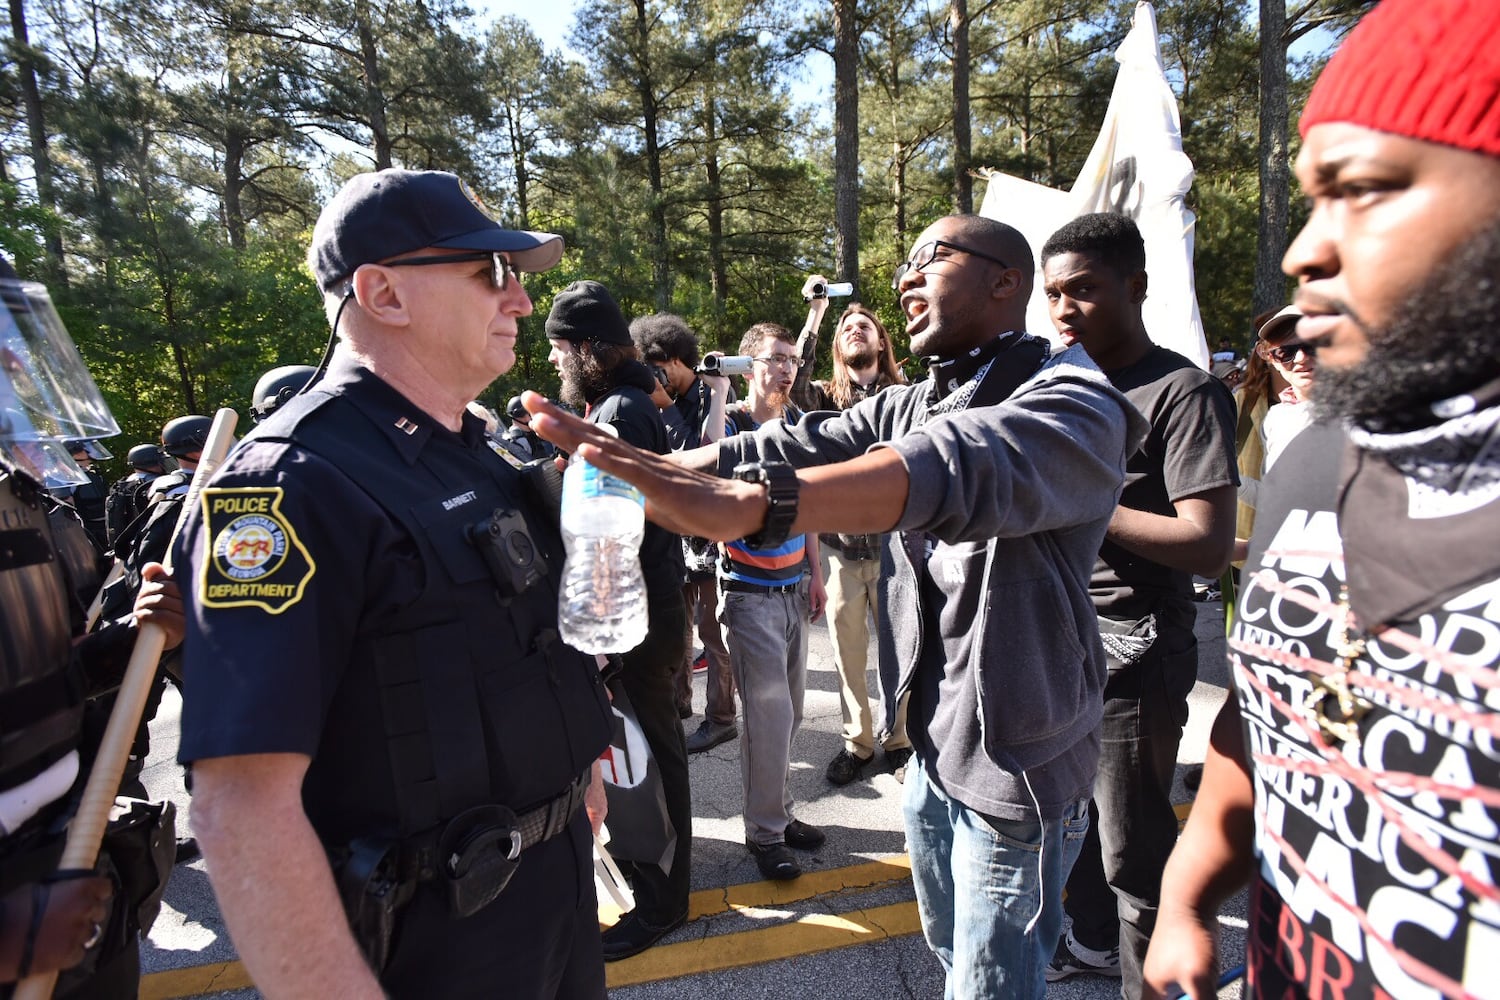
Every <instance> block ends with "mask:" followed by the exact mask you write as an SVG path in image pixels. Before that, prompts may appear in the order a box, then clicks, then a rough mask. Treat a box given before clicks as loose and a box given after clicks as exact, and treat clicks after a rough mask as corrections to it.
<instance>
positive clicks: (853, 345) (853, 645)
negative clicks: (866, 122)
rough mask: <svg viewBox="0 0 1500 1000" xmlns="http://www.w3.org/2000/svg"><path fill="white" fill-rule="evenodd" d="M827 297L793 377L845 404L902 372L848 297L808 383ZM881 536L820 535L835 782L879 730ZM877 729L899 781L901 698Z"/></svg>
mask: <svg viewBox="0 0 1500 1000" xmlns="http://www.w3.org/2000/svg"><path fill="white" fill-rule="evenodd" d="M820 282H821V283H822V284H821V287H823V288H826V287H827V282H826V280H824V279H823V278H822V276H821V275H813V276H812V277H811V278H809V279H808V282H807V285H806V286H804V289H803V294H804V295H806V294H808V293H809V292H811V291H812V290H813V289H814V288H816V287H819V285H818V283H820ZM827 301H828V300H827V298H826V297H824V298H822V299H819V298H816V297H812V298H811V303H812V305H811V308H810V309H809V310H808V317H807V319H808V322H807V325H806V326H804V327H803V330H802V336H801V337H800V338H799V341H798V345H797V346H798V353H799V354H800V355H801V356H802V358H803V362H804V363H803V366H802V368H801V369H800V370H799V375H801V377H800V378H799V379H798V382H799V383H801V385H800V388H801V389H802V390H803V391H802V393H800V395H801V397H802V399H803V401H804V403H805V404H806V406H807V407H808V408H810V409H814V410H847V409H849V408H850V407H851V406H853V405H855V404H856V403H858V402H860V401H861V400H864V399H867V398H869V397H870V396H872V395H874V394H875V393H877V392H879V391H880V390H882V389H884V388H886V387H887V386H892V385H901V384H903V383H905V382H906V377H905V376H904V375H902V374H901V369H900V368H898V367H897V366H896V351H895V349H894V348H893V347H892V346H891V338H890V335H889V334H888V333H887V332H886V329H885V324H884V323H882V322H881V321H880V317H879V316H877V315H876V314H875V311H874V310H873V309H870V308H869V307H868V306H866V305H863V304H862V303H859V302H851V303H850V304H849V306H848V307H847V308H846V309H845V310H844V312H843V314H842V315H840V316H839V321H838V323H837V324H836V325H835V326H834V333H833V345H832V350H833V375H832V377H831V378H829V379H828V381H826V382H823V381H818V382H812V381H810V380H809V377H808V376H807V375H805V374H801V373H803V372H809V371H810V370H811V368H812V363H813V360H814V356H815V352H816V349H817V335H818V326H819V323H820V321H821V319H822V310H821V309H820V308H819V305H820V304H821V305H823V306H824V307H826V305H827ZM798 388H799V386H795V385H794V386H793V390H792V391H793V396H794V397H796V396H797V395H799V393H798V392H797V390H798ZM881 538H882V536H881V535H837V534H828V535H823V536H822V537H821V539H820V541H821V542H822V543H823V544H824V545H825V546H827V547H828V621H829V624H830V625H831V626H832V627H831V628H830V630H829V635H830V638H831V639H832V640H833V663H834V666H835V668H837V670H838V674H839V707H840V709H841V710H842V712H843V717H844V729H843V746H842V747H841V748H840V749H839V752H838V753H837V754H836V755H835V756H834V758H833V760H831V761H829V762H828V767H827V769H826V770H825V772H824V774H825V776H826V777H827V778H828V780H829V782H831V783H832V784H835V785H847V784H849V783H850V782H851V781H854V780H855V779H856V778H858V777H859V776H860V775H861V774H862V773H863V772H864V770H865V768H866V767H868V766H869V764H870V762H871V761H872V760H874V759H875V739H876V731H875V726H874V724H873V717H872V715H871V712H870V687H869V683H868V682H867V680H866V676H865V675H866V670H867V668H868V665H869V648H870V625H869V622H870V617H871V616H874V617H876V618H879V616H880V596H879V587H880V546H881ZM881 730H882V731H883V744H882V745H883V746H884V747H885V754H886V758H887V760H888V763H889V764H890V769H891V771H892V772H893V773H894V774H895V775H896V776H897V778H898V779H904V777H905V773H906V771H905V769H906V763H907V761H908V760H909V759H910V758H911V741H910V740H908V739H907V738H906V703H905V702H904V701H903V702H901V706H900V708H899V709H898V711H897V712H896V716H895V718H894V719H886V720H882V724H881Z"/></svg>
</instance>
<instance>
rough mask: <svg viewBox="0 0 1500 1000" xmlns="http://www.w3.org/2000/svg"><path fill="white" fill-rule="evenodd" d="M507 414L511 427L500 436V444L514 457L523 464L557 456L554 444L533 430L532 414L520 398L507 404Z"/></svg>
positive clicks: (516, 397) (511, 398) (512, 399)
mask: <svg viewBox="0 0 1500 1000" xmlns="http://www.w3.org/2000/svg"><path fill="white" fill-rule="evenodd" d="M505 413H506V416H508V417H510V426H509V427H507V428H506V429H505V431H504V433H502V434H501V435H500V443H501V444H502V445H504V446H505V447H506V448H508V449H509V450H510V452H511V453H512V454H513V455H515V456H516V457H517V458H519V459H520V460H521V461H523V462H530V461H532V460H533V459H538V458H552V457H553V456H555V455H556V454H557V449H556V448H554V447H553V446H552V442H550V441H547V440H545V439H544V438H541V437H538V436H537V434H536V432H534V431H533V430H532V429H531V414H529V413H527V412H526V407H524V406H522V405H521V397H520V396H512V397H510V402H509V403H507V404H505Z"/></svg>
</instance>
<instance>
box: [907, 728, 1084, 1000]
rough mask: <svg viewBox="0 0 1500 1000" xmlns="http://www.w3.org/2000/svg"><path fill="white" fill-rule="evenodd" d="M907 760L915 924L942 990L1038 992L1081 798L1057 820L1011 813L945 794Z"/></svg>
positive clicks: (1078, 828) (1057, 927) (967, 999)
mask: <svg viewBox="0 0 1500 1000" xmlns="http://www.w3.org/2000/svg"><path fill="white" fill-rule="evenodd" d="M912 765H913V766H912V767H909V768H908V769H907V775H906V798H905V801H904V802H903V803H902V809H903V811H904V813H905V815H906V840H907V846H908V848H909V849H910V851H911V872H912V879H913V881H914V882H915V883H916V887H917V906H918V908H919V909H920V911H921V914H922V933H923V935H924V936H926V938H927V945H928V947H929V948H931V949H932V950H933V953H934V954H936V955H937V957H938V960H939V961H941V962H942V963H943V968H944V969H946V970H947V972H948V979H947V986H946V987H945V989H944V991H943V996H944V997H945V1000H977V998H1002V997H1004V998H1009V997H1017V998H1020V997H1026V998H1034V1000H1040V998H1041V997H1042V996H1043V995H1044V994H1045V992H1046V989H1047V984H1046V981H1045V979H1044V978H1043V973H1044V971H1045V970H1046V968H1047V963H1048V962H1049V961H1050V960H1051V958H1052V952H1053V949H1055V948H1056V947H1057V936H1058V934H1059V933H1061V931H1062V912H1063V910H1062V887H1063V882H1064V881H1065V880H1066V879H1067V877H1068V871H1069V870H1070V869H1071V868H1072V867H1073V861H1074V859H1075V858H1077V857H1078V849H1079V847H1081V846H1082V844H1083V838H1084V835H1085V834H1086V833H1087V832H1088V826H1089V818H1088V816H1089V814H1088V800H1087V799H1080V800H1079V801H1077V802H1075V803H1073V804H1071V805H1070V806H1068V807H1067V809H1066V810H1064V816H1063V818H1062V819H1060V820H1048V821H1047V822H1045V823H1041V822H1037V821H1036V820H1026V821H1022V822H1014V823H1013V822H1009V821H1007V820H1001V819H996V818H995V817H993V816H986V815H983V814H981V813H977V812H975V811H974V810H972V809H970V808H968V807H967V806H965V805H963V804H961V803H960V802H958V801H957V800H955V799H951V798H949V797H948V796H947V795H944V794H943V793H942V792H941V791H940V790H939V789H938V788H937V787H936V786H935V785H933V783H932V782H931V781H930V780H929V778H928V774H927V766H926V765H925V764H924V763H922V761H921V757H920V755H918V756H917V757H916V758H913V760H912ZM1038 910H1040V911H1041V912H1040V916H1038ZM1033 920H1035V925H1034V926H1032V927H1031V928H1030V930H1028V925H1030V924H1031V923H1032V921H1033Z"/></svg>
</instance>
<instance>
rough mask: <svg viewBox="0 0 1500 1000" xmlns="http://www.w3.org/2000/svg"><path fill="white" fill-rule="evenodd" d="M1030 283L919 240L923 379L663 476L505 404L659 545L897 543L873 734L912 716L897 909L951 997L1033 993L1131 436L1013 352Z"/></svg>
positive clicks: (659, 462)
mask: <svg viewBox="0 0 1500 1000" xmlns="http://www.w3.org/2000/svg"><path fill="white" fill-rule="evenodd" d="M1033 271H1034V266H1033V257H1032V253H1031V248H1030V247H1029V246H1028V245H1027V243H1026V240H1025V239H1024V238H1023V237H1022V236H1021V234H1020V233H1018V232H1016V231H1015V230H1014V229H1012V228H1010V227H1009V226H1005V225H1003V224H1001V223H998V222H994V221H992V220H989V219H983V218H980V217H978V216H949V217H947V218H944V219H940V220H938V221H937V222H935V223H933V224H932V225H931V226H929V227H928V228H927V230H926V231H925V232H924V233H923V234H922V235H921V236H920V237H919V238H918V240H917V244H916V247H915V249H914V250H913V251H912V253H911V256H910V257H909V259H908V260H907V261H906V263H904V264H902V265H901V266H900V267H899V268H897V271H896V281H895V285H896V288H897V289H898V290H899V291H900V292H901V306H902V310H903V312H904V313H905V314H906V317H907V328H906V329H907V334H908V335H909V336H910V338H911V346H912V350H913V352H916V353H919V354H922V355H924V356H927V357H928V358H929V359H930V366H931V372H930V375H929V377H928V378H927V379H925V380H924V381H922V382H919V383H917V384H915V385H910V386H894V387H892V388H890V389H887V390H886V391H885V392H882V393H880V394H879V395H877V396H874V397H871V398H870V399H867V400H865V401H864V402H862V403H860V404H858V405H856V406H854V407H851V408H850V409H848V410H845V411H843V412H842V413H814V414H809V415H808V416H807V417H805V418H804V419H803V420H802V421H801V422H799V423H798V424H797V425H796V426H793V427H787V426H785V425H781V424H778V423H776V422H772V423H770V424H768V425H767V426H765V427H763V428H761V429H760V430H759V431H758V432H757V433H755V434H753V435H749V434H740V435H736V436H734V437H732V438H730V439H728V440H726V441H723V442H720V443H719V445H718V446H717V447H714V448H710V449H700V450H699V451H697V452H687V453H679V454H678V455H676V456H673V458H675V459H676V461H675V462H674V461H670V460H664V459H660V458H658V457H656V456H651V455H647V454H643V453H640V452H637V451H635V450H633V449H630V448H627V447H625V446H623V445H622V444H621V443H619V442H617V441H614V440H613V439H609V438H606V436H604V435H602V434H598V433H596V432H593V431H591V430H590V429H589V428H588V426H587V425H585V424H583V423H581V422H578V421H574V420H569V419H568V418H567V417H566V415H565V414H563V413H562V412H561V411H560V410H557V409H556V408H554V407H550V406H548V405H547V404H546V403H545V401H543V400H542V399H541V398H540V397H538V396H536V395H534V394H533V395H529V396H527V397H526V405H527V408H528V409H531V410H532V412H533V413H536V414H538V415H539V416H538V418H537V421H536V424H535V426H536V428H537V430H538V432H539V433H541V434H542V435H543V436H546V437H549V438H551V439H552V440H554V441H556V442H558V443H559V444H560V445H562V446H563V447H565V448H569V449H575V448H582V453H583V454H584V455H585V456H587V457H588V459H589V461H591V462H592V461H597V462H598V464H599V465H600V466H601V467H603V468H606V469H608V470H609V471H611V472H614V473H616V474H619V475H622V476H624V477H625V478H627V479H629V480H631V481H632V482H635V483H636V484H637V485H639V486H640V487H641V488H642V490H643V491H644V492H645V493H646V496H647V501H648V502H647V515H648V516H650V517H652V518H653V519H657V520H660V521H662V522H664V523H668V524H672V525H674V526H676V528H677V530H679V531H691V532H693V533H695V534H700V535H704V536H705V537H715V538H737V537H740V536H743V535H747V534H748V535H752V536H753V537H754V538H755V539H756V544H765V542H766V541H767V540H770V541H775V540H776V539H777V537H778V536H779V537H785V535H786V533H788V532H792V531H796V532H806V531H843V532H882V531H892V530H894V531H897V532H899V533H900V534H899V535H898V536H897V538H896V539H894V540H893V544H892V545H889V546H887V549H886V553H885V558H886V559H887V560H889V561H890V565H889V566H888V571H887V572H886V573H885V576H886V577H887V580H888V583H887V590H886V593H885V594H884V595H883V599H882V601H881V618H882V621H881V630H880V631H881V637H880V638H881V643H882V647H883V648H882V655H881V672H882V685H881V687H882V690H883V692H884V697H885V700H886V701H887V703H888V704H887V713H886V717H887V718H891V717H893V715H894V712H892V711H891V710H890V709H891V707H892V706H893V705H894V703H895V701H896V700H897V699H899V698H901V697H902V696H904V695H906V694H907V693H908V692H909V693H910V695H911V702H910V707H909V709H908V717H907V725H908V731H909V734H910V736H911V739H912V743H913V745H914V746H915V748H916V768H915V770H914V771H912V772H909V773H908V779H907V782H906V789H905V798H906V801H905V804H904V810H905V814H906V827H907V838H908V842H909V847H910V851H911V856H912V862H913V865H912V868H913V875H914V878H915V882H916V889H917V901H918V904H919V906H920V909H921V914H922V926H923V930H924V932H925V934H926V937H927V941H928V944H929V945H930V946H931V947H932V949H933V951H934V952H935V953H936V954H937V955H938V958H939V959H940V960H941V961H942V962H943V964H944V966H945V967H946V968H947V970H948V995H950V996H959V997H972V996H985V997H1000V996H1004V997H1038V998H1039V997H1041V996H1042V995H1043V993H1044V991H1045V984H1044V982H1043V978H1042V972H1043V970H1044V969H1045V968H1046V965H1047V961H1048V959H1049V958H1050V957H1051V954H1052V948H1053V946H1054V945H1055V944H1056V941H1057V935H1058V932H1059V930H1060V928H1061V915H1062V905H1061V894H1062V885H1063V880H1064V879H1065V878H1066V877H1067V873H1068V869H1069V867H1070V866H1071V864H1072V859H1073V857H1074V855H1075V854H1076V851H1077V848H1078V845H1079V843H1080V842H1081V840H1082V837H1083V833H1084V831H1085V829H1086V828H1087V825H1088V820H1087V815H1088V813H1087V802H1088V796H1089V792H1090V789H1091V787H1092V785H1093V780H1094V772H1095V769H1096V767H1097V765H1098V755H1099V739H1098V729H1099V721H1100V715H1101V710H1102V704H1103V702H1102V695H1101V692H1102V689H1103V686H1104V680H1105V661H1104V654H1103V650H1102V648H1101V646H1100V643H1099V637H1098V632H1097V629H1096V627H1095V618H1094V609H1093V604H1092V602H1091V601H1090V600H1089V593H1088V583H1089V574H1090V571H1091V569H1092V567H1093V562H1094V556H1095V555H1096V554H1097V552H1098V547H1099V545H1100V543H1101V542H1102V541H1103V539H1104V532H1105V529H1106V528H1107V526H1108V524H1109V519H1110V515H1111V514H1112V513H1113V511H1114V507H1115V504H1116V503H1117V501H1118V499H1119V495H1120V488H1121V484H1122V482H1123V480H1124V473H1125V459H1126V456H1127V455H1128V454H1129V453H1130V452H1131V451H1133V450H1134V449H1135V447H1136V445H1137V443H1138V442H1139V441H1140V440H1141V437H1142V435H1143V434H1144V432H1145V421H1144V419H1143V418H1142V417H1141V416H1140V414H1139V413H1137V412H1136V410H1135V409H1134V408H1133V407H1132V406H1131V405H1130V404H1129V403H1128V402H1127V401H1126V399H1125V398H1124V396H1123V395H1121V394H1120V393H1119V392H1118V391H1117V390H1115V389H1114V388H1113V387H1111V386H1110V385H1109V383H1108V381H1107V380H1106V379H1105V378H1104V377H1103V375H1102V373H1100V371H1099V369H1098V368H1097V367H1096V366H1095V365H1094V364H1093V362H1091V361H1090V360H1089V358H1088V356H1087V354H1086V353H1085V352H1084V351H1082V349H1078V348H1074V349H1069V350H1066V351H1064V352H1062V353H1060V354H1058V355H1056V356H1051V354H1050V351H1049V348H1048V345H1047V342H1046V341H1043V340H1041V339H1039V338H1036V337H1032V336H1030V335H1028V334H1027V333H1025V332H1024V325H1025V312H1026V300H1027V298H1028V297H1029V295H1030V292H1031V285H1032V280H1033ZM684 465H686V466H688V468H684V467H683V466H684ZM788 466H795V467H798V468H800V469H802V470H803V471H801V472H800V473H794V472H792V470H791V469H789V468H788ZM693 469H700V470H705V471H710V470H711V471H717V472H718V473H719V474H720V475H724V476H727V475H730V474H731V473H733V476H734V480H740V481H733V480H725V479H720V478H714V477H708V476H704V475H700V474H697V473H696V472H694V471H692V470H693ZM768 501H769V503H768Z"/></svg>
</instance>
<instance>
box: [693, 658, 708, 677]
mask: <svg viewBox="0 0 1500 1000" xmlns="http://www.w3.org/2000/svg"><path fill="white" fill-rule="evenodd" d="M707 669H708V654H707V653H699V654H698V656H697V658H696V659H694V660H693V673H695V674H701V673H703V671H705V670H707Z"/></svg>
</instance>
